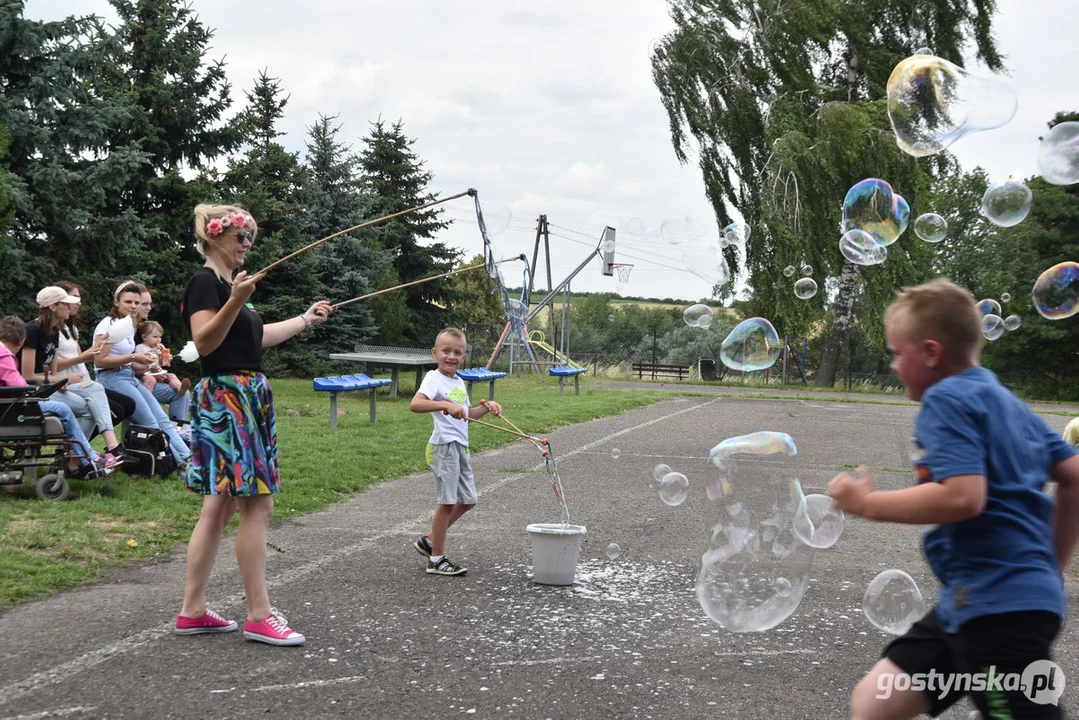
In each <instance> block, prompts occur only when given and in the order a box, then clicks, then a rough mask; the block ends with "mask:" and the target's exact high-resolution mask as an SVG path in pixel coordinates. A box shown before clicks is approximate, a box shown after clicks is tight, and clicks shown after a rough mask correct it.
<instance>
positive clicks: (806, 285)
mask: <svg viewBox="0 0 1079 720" xmlns="http://www.w3.org/2000/svg"><path fill="white" fill-rule="evenodd" d="M794 294H795V295H796V296H797V297H798V298H799V299H800V300H808V299H809V298H811V297H813V296H814V295H816V294H817V281H816V280H814V279H813V278H810V277H804V278H802V279H801V280H799V281H798V282H796V283H794Z"/></svg>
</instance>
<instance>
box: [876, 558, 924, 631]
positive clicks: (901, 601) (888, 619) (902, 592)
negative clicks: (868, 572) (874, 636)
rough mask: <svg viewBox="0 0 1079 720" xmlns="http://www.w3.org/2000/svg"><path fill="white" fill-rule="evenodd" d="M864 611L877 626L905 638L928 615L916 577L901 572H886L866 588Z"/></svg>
mask: <svg viewBox="0 0 1079 720" xmlns="http://www.w3.org/2000/svg"><path fill="white" fill-rule="evenodd" d="M862 610H863V611H864V612H865V616H866V617H867V618H869V622H871V623H873V625H875V626H876V627H878V628H880V629H881V630H883V631H884V632H886V633H890V634H892V635H902V634H903V633H905V632H906V631H907V630H910V627H911V625H913V624H914V623H916V622H917V621H918V620H920V619H921V618H922V617H923V616H924V615H925V613H926V603H925V598H924V597H922V591H921V590H919V589H918V583H916V582H914V578H912V577H911V576H910V575H907V574H906V573H905V572H903V571H902V570H885V571H884V572H882V573H881V574H880V575H877V576H876V577H875V578H873V580H872V581H871V582H870V583H869V587H868V588H866V591H865V596H864V597H863V598H862Z"/></svg>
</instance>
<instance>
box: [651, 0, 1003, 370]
mask: <svg viewBox="0 0 1079 720" xmlns="http://www.w3.org/2000/svg"><path fill="white" fill-rule="evenodd" d="M670 10H671V17H672V18H673V20H674V22H675V29H674V30H672V31H671V32H670V33H668V34H667V35H665V36H664V37H663V38H661V39H660V41H659V42H658V43H657V44H656V46H655V48H654V49H653V54H652V74H653V79H654V81H655V83H656V86H657V87H658V89H659V91H660V96H661V99H662V102H663V105H664V108H665V109H666V111H667V115H668V119H669V121H670V127H671V138H672V141H673V145H674V152H675V156H676V157H677V158H678V159H679V161H681V162H682V163H683V164H686V163H688V162H690V159H691V157H693V156H694V155H695V156H696V157H697V163H698V165H699V167H700V170H701V173H702V176H703V179H704V184H705V192H706V194H707V196H708V199H709V201H710V202H711V204H712V206H713V208H714V210H715V214H716V219H717V221H718V222H719V224H720V225H725V224H726V223H728V222H730V221H731V219H732V217H733V216H734V214H735V212H737V213H739V214H741V215H742V217H743V218H745V220H746V222H747V223H748V224H749V225H750V226H751V228H752V235H751V237H750V240H749V243H748V246H747V252H746V269H747V271H748V273H749V277H748V279H747V284H748V286H749V288H750V290H751V292H752V293H753V296H754V302H753V303H752V305H753V306H754V307H755V309H756V308H760V309H761V310H762V311H769V312H771V313H772V315H771V317H772V318H773V320H774V321H776V322H777V324H781V325H784V326H789V327H790V329H792V330H795V331H798V328H799V327H802V328H804V327H805V326H807V324H808V323H809V322H810V321H811V320H812V319H813V315H814V313H816V314H817V315H822V314H824V313H827V314H828V315H829V316H830V320H831V323H830V328H829V331H828V335H827V339H826V341H825V345H824V348H823V350H822V358H821V363H820V365H819V367H818V371H817V383H818V384H820V385H831V384H832V383H833V382H834V379H835V370H836V363H837V360H838V357H839V354H840V351H841V349H842V344H843V340H844V338H845V336H846V333H847V329H848V328H849V327H850V323H851V319H852V314H853V309H854V306H855V305H854V304H855V300H856V298H857V296H858V294H859V293H869V294H871V295H875V296H881V297H883V296H884V295H886V294H887V291H889V290H890V289H891V288H893V287H895V285H896V283H897V282H906V281H910V280H915V279H919V278H918V276H919V274H924V273H925V272H928V267H929V266H928V256H927V253H926V251H925V250H924V249H923V248H918V247H917V241H915V240H914V239H912V238H911V237H908V236H904V237H903V238H901V239H900V241H899V243H904V245H903V246H902V249H900V248H896V249H894V250H893V249H892V248H889V251H890V253H891V254H894V255H899V256H901V259H900V260H899V261H896V260H889V261H888V262H887V263H886V264H885V265H884V266H883V267H874V268H869V269H868V271H866V272H860V271H859V268H858V266H855V265H853V264H851V263H849V262H847V261H846V260H845V259H844V258H843V257H842V256H841V255H840V254H839V251H838V240H839V235H840V233H839V220H840V213H841V208H842V201H843V195H844V193H845V191H846V189H847V188H849V187H850V185H853V184H854V183H855V182H857V181H858V180H861V179H863V178H866V177H885V176H886V175H888V174H890V177H886V179H889V180H890V181H892V182H893V185H896V186H898V187H897V192H899V193H900V194H902V195H903V196H904V198H905V199H907V200H908V202H910V203H911V206H912V208H914V207H915V201H916V198H915V197H914V196H915V195H916V193H918V192H920V191H924V189H925V188H926V187H928V185H929V184H930V177H929V176H933V175H938V174H940V173H942V172H945V171H946V169H947V168H951V167H954V165H953V164H952V163H949V162H948V159H947V156H946V155H944V156H938V157H934V158H930V159H926V160H922V161H915V160H914V159H913V158H904V157H900V156H899V152H898V150H897V149H896V147H895V141H894V139H892V137H891V135H890V129H889V125H888V122H887V118H886V115H885V113H884V112H883V107H882V104H881V102H880V101H881V100H882V99H883V98H884V97H885V95H886V84H887V80H888V76H889V75H890V74H891V71H892V68H894V67H895V65H896V63H898V62H899V61H900V60H902V59H903V58H904V57H907V56H909V55H911V54H913V53H914V52H915V50H916V49H918V48H920V47H924V46H928V47H930V48H932V50H933V52H934V53H935V54H936V55H939V56H941V57H944V58H947V59H951V60H952V61H958V60H960V59H961V58H962V55H963V51H964V50H965V49H967V48H968V47H969V46H970V45H971V44H973V46H974V50H975V53H976V56H977V57H978V58H979V59H980V60H982V61H983V62H984V63H985V64H986V65H987V66H988V67H990V68H992V69H999V68H1000V67H1001V66H1002V63H1001V58H1000V56H999V54H998V53H997V50H996V47H995V45H994V42H993V38H992V35H991V24H992V18H993V14H994V13H995V11H996V8H995V2H994V0H925V1H920V0H857V1H855V0H801V1H800V2H791V0H670ZM915 212H916V211H915ZM899 243H897V245H898V244H899ZM893 247H894V246H893ZM730 259H731V260H733V259H734V257H733V254H732V256H731V258H730ZM803 261H807V262H809V263H810V264H811V265H813V267H814V270H815V271H816V272H815V279H816V280H817V282H818V284H819V285H820V286H821V288H822V290H823V289H825V288H828V289H829V292H819V293H818V295H817V297H816V298H814V299H813V300H812V301H811V303H810V305H809V307H806V306H805V305H804V304H803V303H804V301H801V300H798V299H797V298H795V296H794V294H793V292H792V291H791V289H790V288H791V285H792V281H791V279H788V278H785V277H784V276H783V274H782V270H783V268H784V267H785V266H786V265H788V264H794V265H795V266H798V265H800V264H801V262H803ZM826 277H827V278H828V279H827V280H825V278H826ZM860 277H861V280H862V282H859V278H860ZM731 282H733V280H732V281H731ZM729 291H730V289H729V288H727V292H729ZM758 299H759V302H758Z"/></svg>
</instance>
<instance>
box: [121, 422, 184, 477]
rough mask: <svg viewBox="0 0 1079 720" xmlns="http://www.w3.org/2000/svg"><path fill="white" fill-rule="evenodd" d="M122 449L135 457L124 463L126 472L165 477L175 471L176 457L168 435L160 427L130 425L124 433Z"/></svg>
mask: <svg viewBox="0 0 1079 720" xmlns="http://www.w3.org/2000/svg"><path fill="white" fill-rule="evenodd" d="M124 449H125V450H126V451H127V453H128V454H129V455H131V456H133V457H135V458H137V460H135V461H134V462H126V463H124V472H126V473H129V474H131V475H146V476H147V477H152V476H154V475H160V476H162V477H165V476H166V475H171V474H173V473H174V472H176V467H177V465H176V459H175V458H173V456H172V448H170V447H169V436H168V435H166V434H165V431H164V430H162V429H160V428H156V427H146V426H145V425H131V426H130V427H128V429H127V434H126V435H124Z"/></svg>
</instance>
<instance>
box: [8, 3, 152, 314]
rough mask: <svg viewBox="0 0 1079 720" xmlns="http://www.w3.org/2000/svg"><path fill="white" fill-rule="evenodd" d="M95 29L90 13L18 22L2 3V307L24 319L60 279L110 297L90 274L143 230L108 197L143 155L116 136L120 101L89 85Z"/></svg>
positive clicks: (93, 295)
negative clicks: (5, 211) (5, 220)
mask: <svg viewBox="0 0 1079 720" xmlns="http://www.w3.org/2000/svg"><path fill="white" fill-rule="evenodd" d="M93 28H94V24H93V21H92V18H74V17H69V18H67V19H66V20H62V21H56V22H39V21H31V20H26V19H25V18H24V17H23V3H22V2H10V1H9V2H3V3H0V55H2V56H3V58H4V62H3V63H0V87H2V88H3V92H2V93H0V127H4V128H6V132H7V138H8V140H9V143H10V144H9V146H8V151H7V157H6V159H5V163H4V164H5V171H6V177H5V178H4V190H5V192H6V195H7V200H8V203H9V210H10V222H9V224H8V227H7V230H6V231H5V233H4V237H5V241H4V242H3V243H0V266H2V267H3V268H4V272H3V280H2V283H3V285H2V287H3V290H4V294H3V297H2V298H0V305H2V306H3V307H4V309H5V312H9V313H14V314H17V315H20V316H22V317H30V316H32V315H33V314H35V313H36V309H37V308H36V305H35V303H34V301H33V298H34V295H35V294H36V292H37V291H38V290H39V289H40V288H41V287H42V286H44V285H47V284H49V283H53V282H55V281H57V280H59V279H61V278H69V279H75V280H78V281H79V282H81V283H82V284H84V285H85V286H86V287H87V290H88V298H87V302H88V304H91V303H95V302H100V301H101V299H102V297H104V298H111V295H112V290H113V287H114V286H115V284H114V283H113V282H111V279H107V280H105V281H104V283H105V284H106V285H108V289H107V290H104V288H102V287H101V283H91V282H87V280H88V278H90V277H91V276H92V277H95V278H96V277H105V278H107V277H108V275H109V274H110V273H111V272H114V271H115V267H116V260H115V258H116V256H117V254H118V251H119V249H120V248H123V247H125V246H126V245H127V244H128V243H130V242H133V241H137V239H138V238H140V237H141V236H142V235H143V233H144V230H143V228H142V227H141V224H140V222H139V218H138V217H137V216H136V215H135V214H134V213H130V212H120V213H117V212H115V211H114V210H113V209H112V208H111V207H110V203H109V198H111V197H112V196H113V195H115V194H117V193H119V192H120V191H121V189H122V188H123V187H124V186H125V184H126V183H127V182H128V181H129V179H130V178H131V177H132V176H133V174H134V173H136V172H138V171H139V170H140V168H141V167H142V165H143V164H144V163H145V161H146V157H145V154H144V153H143V152H142V150H141V149H140V148H139V146H138V144H137V143H136V142H117V141H116V139H115V138H114V133H115V130H116V128H117V127H119V126H120V125H121V124H122V123H124V122H126V120H127V118H128V110H127V108H126V107H125V106H124V104H123V103H122V102H120V101H119V100H118V99H116V98H110V97H106V98H102V97H99V96H97V95H95V94H94V93H93V92H92V90H91V81H92V80H93V78H95V77H97V76H98V75H99V73H101V72H102V70H103V60H102V55H103V52H104V41H102V40H100V39H96V38H95V37H94V36H93ZM84 273H85V274H84Z"/></svg>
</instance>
